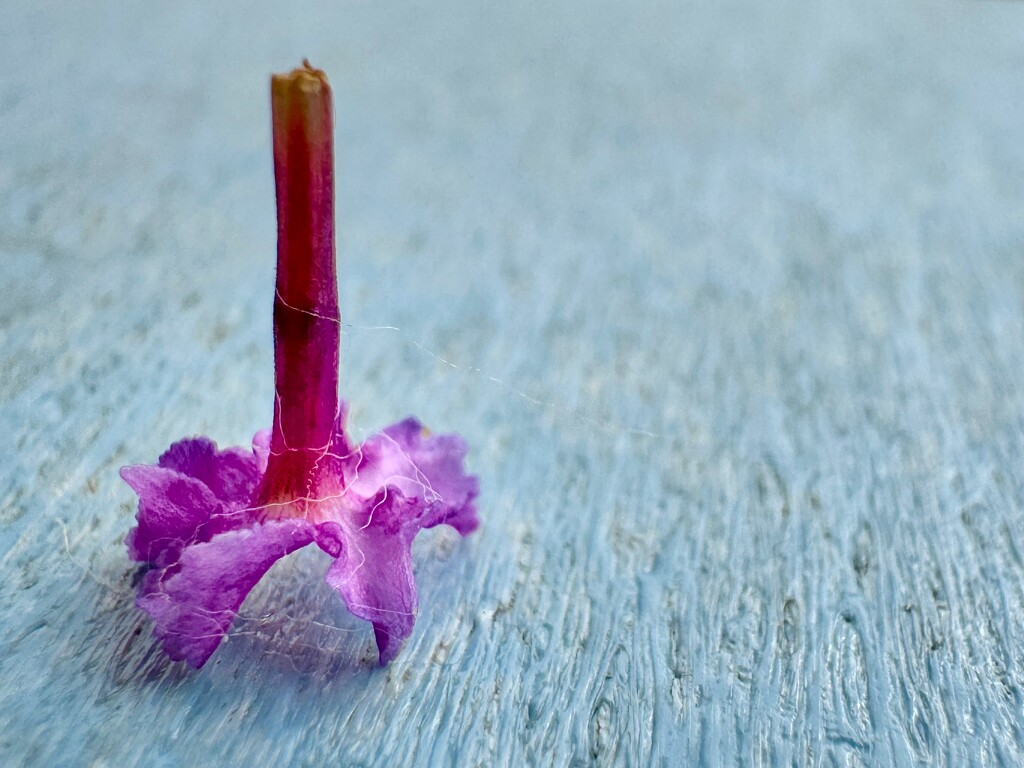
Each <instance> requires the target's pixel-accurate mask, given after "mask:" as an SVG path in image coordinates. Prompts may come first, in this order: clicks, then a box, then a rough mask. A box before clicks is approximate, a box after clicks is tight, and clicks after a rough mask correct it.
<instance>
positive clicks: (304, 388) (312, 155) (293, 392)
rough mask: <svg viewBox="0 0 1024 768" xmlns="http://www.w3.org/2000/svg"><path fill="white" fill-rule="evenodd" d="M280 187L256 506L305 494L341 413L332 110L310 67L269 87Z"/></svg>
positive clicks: (322, 78) (323, 80)
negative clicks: (264, 444) (269, 390)
mask: <svg viewBox="0 0 1024 768" xmlns="http://www.w3.org/2000/svg"><path fill="white" fill-rule="evenodd" d="M270 92H271V105H272V111H273V126H274V127H273V130H274V178H275V181H276V188H277V294H276V295H275V297H274V384H275V389H276V398H275V408H274V428H273V434H272V437H271V443H270V448H271V457H270V462H269V464H268V466H267V473H266V475H265V476H264V479H263V484H262V488H261V491H260V497H261V502H263V503H267V502H275V501H288V500H293V499H299V498H302V497H305V496H307V495H309V493H310V492H311V490H312V488H313V486H315V480H316V478H315V464H316V462H317V461H318V459H320V458H321V457H322V455H323V453H324V451H326V450H327V446H328V444H329V443H330V441H331V436H332V435H333V432H334V422H335V417H336V416H337V412H338V362H339V345H340V342H341V314H340V312H339V309H338V281H337V272H336V266H335V257H334V116H333V105H332V99H331V87H330V85H329V84H328V82H327V77H326V75H324V73H323V72H321V71H320V70H318V69H313V68H312V67H310V66H309V63H308V62H306V63H304V66H302V67H300V68H299V69H296V70H294V71H292V72H290V73H288V74H286V75H274V76H273V77H272V78H271V84H270Z"/></svg>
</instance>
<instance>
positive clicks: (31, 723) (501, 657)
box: [0, 0, 1024, 766]
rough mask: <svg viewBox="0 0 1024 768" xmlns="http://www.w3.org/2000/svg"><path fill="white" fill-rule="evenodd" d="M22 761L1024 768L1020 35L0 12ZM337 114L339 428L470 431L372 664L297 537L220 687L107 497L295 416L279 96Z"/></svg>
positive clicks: (829, 13) (856, 25)
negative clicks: (403, 622) (162, 639)
mask: <svg viewBox="0 0 1024 768" xmlns="http://www.w3.org/2000/svg"><path fill="white" fill-rule="evenodd" d="M2 16H3V18H4V22H3V24H2V25H0V271H2V279H0V285H2V286H3V292H2V296H0V361H2V363H0V364H2V368H0V370H2V374H0V434H3V435H4V443H5V448H4V450H3V452H2V456H3V460H2V461H0V575H2V580H3V581H2V583H3V586H2V588H0V762H3V764H5V765H32V766H35V765H39V766H43V765H46V766H50V765H73V766H75V765H83V766H84V765H90V766H91V765H169V766H172V765H173V766H176V765H193V764H197V765H202V764H211V765H212V764H217V765H242V764H246V765H264V764H274V765H321V764H339V765H396V764H398V765H488V766H490V765H517V766H518V765H537V766H545V765H558V766H562V765H591V764H594V765H630V766H632V765H654V766H662V765H666V766H667V765H695V764H705V765H723V764H745V765H746V764H749V765H791V764H815V765H817V764H826V765H832V764H836V765H887V764H899V765H912V764H928V765H930V764H935V763H947V764H954V765H966V764H977V765H981V764H995V763H1005V764H1019V763H1021V762H1024V730H1022V728H1024V719H1022V714H1024V713H1022V696H1024V693H1022V683H1024V677H1022V675H1024V672H1022V665H1024V623H1022V617H1024V589H1022V583H1024V564H1022V558H1021V552H1022V550H1024V540H1022V534H1021V528H1022V526H1021V523H1022V521H1024V515H1022V502H1024V470H1022V457H1024V389H1022V385H1021V376H1020V372H1021V371H1022V370H1024V303H1022V299H1024V259H1022V254H1024V142H1022V141H1021V137H1024V58H1022V55H1021V47H1020V41H1021V40H1022V39H1024V13H1022V11H1021V8H1020V6H1019V5H1018V4H1015V3H982V2H977V3H974V2H972V3H964V2H961V3H952V2H939V3H935V2H929V3H923V2H910V3H905V4H902V5H901V6H899V7H895V8H894V7H892V4H890V3H881V2H877V3H876V2H867V3H858V4H852V3H840V2H823V3H816V4H810V5H809V4H806V3H795V2H790V1H789V0H783V2H780V3H771V4H758V3H739V2H729V1H727V2H717V3H695V2H682V3H668V2H656V1H655V0H649V1H648V0H642V1H641V2H638V3H629V4H612V3H603V2H602V3H598V4H596V5H595V4H593V3H587V4H583V3H574V2H569V1H568V0H567V1H566V2H559V3H555V4H550V3H540V2H532V0H531V1H530V2H526V3H520V4H508V3H492V2H485V3H479V4H470V5H467V4H463V3H445V2H435V3H419V2H400V3H381V4H369V3H352V2H342V3H316V2H309V3H298V4H278V5H275V4H271V3H261V4H255V5H254V6H253V7H251V8H249V9H247V10H246V11H245V12H238V11H231V10H228V9H227V8H219V9H218V8H214V7H212V6H209V5H208V4H203V3H198V2H188V1H186V2H180V3H174V4H165V5H163V6H161V5H159V4H158V5H153V4H148V5H146V6H145V7H143V6H141V5H140V6H138V7H134V8H133V7H129V6H128V5H127V4H123V3H95V4H66V3H53V4H47V3H8V4H6V7H5V8H4V11H3V14H2ZM303 56H308V57H309V58H310V59H311V60H312V61H313V62H314V63H315V64H317V65H318V66H321V67H323V68H324V69H326V70H327V71H328V72H329V73H330V75H331V78H332V82H333V84H334V89H335V94H336V103H337V112H338V114H337V123H338V136H337V141H338V157H339V163H340V167H339V174H338V203H339V204H338V215H339V262H340V264H341V269H340V272H341V300H342V306H343V314H344V317H345V322H346V326H345V333H344V336H343V370H342V378H343V390H344V392H345V395H346V397H348V398H349V400H350V401H351V403H352V407H353V424H354V427H355V432H356V434H357V435H359V434H368V433H369V432H371V431H372V430H374V429H375V428H377V427H379V426H381V425H383V424H386V423H388V422H390V421H392V420H394V419H396V418H399V417H401V416H404V415H406V414H407V413H415V414H417V415H419V416H420V417H421V418H422V419H423V420H424V421H425V422H426V423H428V424H429V425H431V426H432V427H434V428H436V429H444V430H458V431H461V432H463V433H464V434H465V435H466V436H467V438H468V440H469V442H470V444H471V446H472V447H473V451H472V454H471V457H470V464H471V467H472V468H473V470H474V471H476V472H478V473H479V474H480V476H481V480H482V485H483V488H484V495H483V497H482V505H481V506H482V517H483V519H484V526H483V528H482V530H481V531H480V532H479V533H478V534H476V535H474V536H473V537H471V538H470V539H469V540H467V541H461V540H459V539H458V537H457V536H455V535H454V534H452V535H448V534H446V533H443V532H431V533H430V534H429V535H424V536H422V538H421V539H420V540H419V541H418V543H417V547H416V568H417V579H418V583H419V586H420V591H421V601H422V608H421V612H420V616H419V619H418V623H417V625H416V630H415V633H414V635H413V637H412V638H411V639H410V641H409V643H408V645H407V646H406V648H405V649H404V651H403V653H402V655H401V656H400V657H399V659H398V660H397V661H396V662H395V663H394V664H393V665H392V666H391V667H389V668H388V669H386V670H380V669H377V668H376V667H375V664H374V662H375V652H374V650H373V645H372V636H371V632H370V630H369V628H368V627H367V626H365V625H363V624H362V623H361V622H359V621H357V620H355V619H352V618H351V617H349V616H348V615H346V613H345V611H344V609H343V607H342V605H341V604H340V603H339V602H338V601H337V599H336V598H335V597H334V595H333V593H331V592H330V590H329V589H327V588H326V586H325V585H324V584H323V581H322V576H323V572H324V569H325V567H326V560H325V558H324V557H321V556H319V555H317V554H316V553H314V552H312V551H310V552H302V553H300V555H299V556H296V557H293V558H292V559H290V560H288V561H285V562H282V563H281V564H279V565H278V566H276V567H275V568H274V570H273V571H272V573H271V574H270V577H269V578H268V579H267V580H265V582H264V583H263V584H261V585H260V587H259V588H258V589H257V591H256V592H255V593H254V594H253V595H252V596H251V597H250V599H249V600H248V601H247V603H246V604H245V606H244V609H243V614H244V615H243V616H242V617H241V618H240V620H239V621H238V622H237V623H236V626H235V629H234V631H233V632H232V634H231V636H230V638H229V641H228V642H227V643H226V644H225V645H224V646H223V647H222V648H221V649H220V650H219V651H218V652H217V654H216V655H215V657H214V659H213V660H212V661H211V663H210V664H209V665H208V666H207V667H205V668H204V669H203V670H201V671H200V672H193V671H189V670H187V669H184V668H180V667H179V666H177V665H172V664H168V663H167V662H166V661H165V660H164V659H163V658H162V657H161V655H160V654H159V652H157V651H156V650H155V648H154V646H153V643H152V641H151V640H150V639H149V630H150V627H149V625H148V624H147V621H146V620H145V619H144V618H143V617H142V616H140V615H139V614H138V612H137V611H136V610H135V609H134V608H133V606H132V596H133V585H132V579H133V569H132V567H131V566H130V564H129V562H128V561H127V558H126V556H125V552H124V549H123V546H122V540H123V537H124V535H125V533H126V532H127V530H128V528H129V527H130V525H131V521H132V514H133V495H132V494H131V492H130V491H129V489H128V488H127V487H126V486H124V484H123V483H121V481H120V480H119V479H118V477H117V472H116V470H117V468H118V467H119V466H120V465H122V464H124V463H127V462H138V461H147V460H152V459H154V458H155V457H156V456H157V455H158V453H159V452H160V451H161V450H162V449H163V448H164V447H165V446H166V445H167V444H168V443H169V442H170V441H172V440H174V439H177V438H178V437H180V436H183V435H188V434H194V433H204V434H209V435H211V436H213V437H214V438H215V439H217V440H218V441H220V442H221V444H224V445H227V444H235V443H241V444H245V443H246V442H247V441H248V440H249V438H250V437H251V435H252V433H253V432H254V431H255V430H256V429H257V428H259V427H262V426H264V425H266V424H268V423H269V420H270V418H271V413H270V410H269V404H270V398H271V392H272V383H271V355H272V351H271V344H270V311H271V290H272V288H271V286H272V284H273V274H272V270H273V263H274V259H273V255H274V254H273V248H274V222H273V197H272V192H273V188H272V178H271V165H270V147H269V113H268V106H267V96H268V94H267V77H268V75H269V73H270V72H272V71H280V70H283V69H287V68H290V67H291V66H294V65H295V64H296V63H297V62H298V61H299V60H300V59H301V58H302V57H303Z"/></svg>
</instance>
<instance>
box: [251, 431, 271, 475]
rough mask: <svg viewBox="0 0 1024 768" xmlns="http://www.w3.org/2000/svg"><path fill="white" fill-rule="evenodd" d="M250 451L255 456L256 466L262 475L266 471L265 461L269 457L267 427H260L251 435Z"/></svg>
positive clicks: (268, 432) (268, 433)
mask: <svg viewBox="0 0 1024 768" xmlns="http://www.w3.org/2000/svg"><path fill="white" fill-rule="evenodd" d="M252 452H253V455H254V456H255V457H256V468H257V469H258V470H259V473H260V476H262V475H263V474H264V473H265V472H266V471H267V461H269V459H270V430H269V429H261V430H260V431H259V432H257V433H256V434H255V435H253V436H252Z"/></svg>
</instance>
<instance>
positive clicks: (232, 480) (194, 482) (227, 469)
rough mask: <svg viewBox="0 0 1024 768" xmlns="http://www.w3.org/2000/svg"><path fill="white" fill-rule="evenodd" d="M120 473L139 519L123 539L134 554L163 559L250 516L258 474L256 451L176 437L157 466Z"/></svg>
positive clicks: (162, 561) (144, 559)
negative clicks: (134, 497) (221, 448)
mask: <svg viewBox="0 0 1024 768" xmlns="http://www.w3.org/2000/svg"><path fill="white" fill-rule="evenodd" d="M121 477H122V478H123V479H124V481H125V482H126V483H128V485H130V486H131V487H132V489H133V490H134V491H135V492H136V493H137V494H139V509H138V512H137V513H136V519H137V521H138V525H137V526H136V527H135V528H133V529H132V530H131V532H129V534H128V538H127V540H126V544H127V545H128V552H129V554H130V555H131V557H132V558H133V559H135V560H139V561H142V562H147V563H151V564H153V565H157V566H163V565H167V564H169V563H171V562H173V560H174V559H175V558H177V556H178V555H179V553H180V552H181V550H182V548H184V547H185V546H188V545H189V544H194V543H197V542H201V541H208V540H209V539H210V537H211V536H213V535H214V534H216V533H220V532H223V531H227V530H231V529H233V528H238V527H240V526H243V525H246V524H248V523H250V522H252V521H253V520H254V511H253V510H252V509H251V508H250V500H251V498H252V496H253V494H254V492H255V489H256V486H257V484H258V482H259V478H260V474H259V469H258V466H257V461H256V457H255V456H254V455H253V454H252V452H250V451H246V450H244V449H242V448H229V449H227V450H224V451H218V450H217V444H216V443H214V442H213V441H212V440H208V439H207V438H203V437H200V438H189V439H186V440H180V441H178V442H177V443H174V445H172V446H171V447H170V448H168V449H167V451H165V452H164V454H163V455H162V456H161V457H160V459H159V462H158V463H157V465H156V466H152V465H136V466H130V467H123V468H122V469H121Z"/></svg>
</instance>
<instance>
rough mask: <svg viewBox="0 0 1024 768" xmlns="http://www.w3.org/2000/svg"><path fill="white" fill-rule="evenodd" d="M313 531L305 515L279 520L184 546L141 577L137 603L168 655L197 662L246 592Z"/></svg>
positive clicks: (210, 648)
mask: <svg viewBox="0 0 1024 768" xmlns="http://www.w3.org/2000/svg"><path fill="white" fill-rule="evenodd" d="M313 530H314V529H313V526H312V524H310V523H308V522H306V521H305V520H278V521H273V522H268V523H262V524H255V525H253V526H252V527H251V528H242V529H238V530H233V531H228V532H226V533H221V534H219V535H217V536H214V537H213V538H212V539H211V540H210V541H207V542H203V543H200V544H194V545H192V546H190V547H186V548H185V549H184V550H183V551H182V553H181V556H180V559H179V560H178V561H177V562H175V563H174V564H172V565H171V566H169V567H167V568H161V569H155V570H152V571H150V572H149V573H147V574H146V575H145V576H144V577H143V580H142V584H141V585H140V588H139V595H138V598H137V599H136V601H135V602H136V605H138V607H139V608H141V609H142V610H144V611H145V612H146V613H148V614H149V615H150V616H151V617H152V618H153V621H154V622H156V627H155V628H154V630H153V634H154V636H156V637H157V638H158V639H159V640H160V642H161V644H162V645H163V648H164V651H165V652H166V653H167V655H168V656H170V657H171V658H172V659H174V660H175V661H182V660H184V661H187V662H188V663H189V664H191V665H192V666H193V667H201V666H202V665H203V664H205V663H206V660H207V659H209V658H210V654H212V653H213V652H214V651H215V650H216V649H217V646H218V645H220V643H221V641H222V640H223V639H224V636H225V635H226V634H227V631H228V630H229V629H230V627H231V622H232V621H233V620H234V618H235V616H236V615H237V614H238V609H239V608H240V607H241V605H242V602H243V601H244V600H245V597H246V595H248V594H249V591H250V590H251V589H252V588H253V587H254V586H255V585H256V583H257V582H258V581H259V580H260V579H261V578H262V577H263V574H264V573H266V572H267V570H268V569H269V568H270V566H272V565H273V564H274V563H275V562H277V560H278V559H280V558H282V557H284V556H285V555H287V554H288V553H290V552H293V551H295V550H296V549H299V548H300V547H304V546H306V545H307V544H309V543H310V542H311V541H312V540H313Z"/></svg>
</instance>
